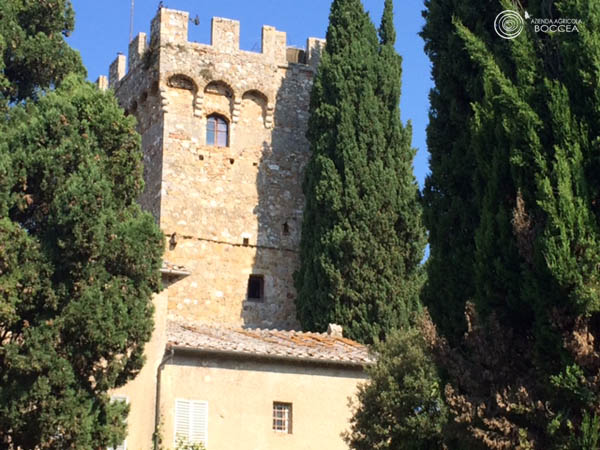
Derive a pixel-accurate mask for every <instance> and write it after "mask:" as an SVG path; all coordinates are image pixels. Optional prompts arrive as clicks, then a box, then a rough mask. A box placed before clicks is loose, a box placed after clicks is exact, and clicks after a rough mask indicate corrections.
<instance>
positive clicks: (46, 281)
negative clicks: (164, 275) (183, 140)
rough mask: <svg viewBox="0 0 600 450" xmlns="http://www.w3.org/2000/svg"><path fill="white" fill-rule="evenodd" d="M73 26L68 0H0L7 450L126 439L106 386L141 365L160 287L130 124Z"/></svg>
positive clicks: (156, 245) (1, 431) (2, 418)
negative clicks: (86, 76) (94, 74)
mask: <svg viewBox="0 0 600 450" xmlns="http://www.w3.org/2000/svg"><path fill="white" fill-rule="evenodd" d="M72 25H73V13H72V10H71V7H70V4H69V3H68V2H65V1H39V0H36V1H33V0H32V1H24V0H11V1H4V2H2V4H1V5H0V53H1V54H2V58H1V59H0V65H1V66H0V97H2V99H1V100H2V104H3V106H2V108H3V111H4V112H3V114H2V116H1V119H0V446H1V447H3V448H53V449H64V448H100V447H106V446H107V445H115V444H116V443H118V442H120V441H122V439H123V437H124V435H125V423H124V420H123V419H124V418H125V415H126V412H127V406H126V405H125V404H123V403H119V402H117V403H113V404H111V403H110V399H109V398H108V396H107V391H108V390H109V389H112V388H114V387H117V386H121V385H123V384H124V383H126V382H127V381H128V380H130V379H131V378H133V377H134V376H135V375H136V373H137V372H138V371H139V370H140V368H141V366H142V363H143V347H144V344H145V343H146V342H147V341H148V340H149V338H150V335H151V332H152V311H153V308H152V304H151V301H150V300H151V296H152V293H153V292H156V291H157V290H158V288H159V284H160V274H159V267H160V260H161V256H162V251H163V236H162V234H161V232H160V230H159V229H158V228H157V226H156V225H155V223H154V221H153V219H152V218H151V217H150V216H149V215H148V214H145V213H142V211H141V210H140V208H139V206H138V205H137V204H136V198H137V197H138V195H140V193H141V190H142V187H143V181H142V160H141V152H140V139H139V136H138V135H137V134H136V132H135V127H134V125H135V124H134V121H133V119H131V118H125V117H124V115H123V111H122V110H121V109H120V108H119V107H118V105H117V103H116V101H115V99H114V98H113V97H112V94H109V93H102V92H100V91H98V89H97V88H96V87H94V86H92V85H91V84H89V83H85V82H84V81H83V80H82V79H81V73H82V68H81V62H80V61H79V57H78V55H77V53H76V52H74V51H73V50H71V49H70V48H69V47H68V46H66V44H65V42H64V39H63V33H67V32H68V31H69V30H70V29H71V28H72ZM71 71H74V72H76V73H78V74H79V75H67V73H68V72H71Z"/></svg>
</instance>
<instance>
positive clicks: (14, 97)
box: [0, 0, 85, 102]
mask: <svg viewBox="0 0 600 450" xmlns="http://www.w3.org/2000/svg"><path fill="white" fill-rule="evenodd" d="M74 17H75V16H74V13H73V9H72V7H71V2H70V1H68V0H3V1H2V2H1V3H0V100H1V101H11V102H14V101H21V100H24V99H26V98H30V97H32V96H34V95H35V94H36V93H37V92H39V90H40V89H42V90H43V89H46V88H48V87H50V86H52V85H56V84H57V83H60V81H62V80H63V79H64V77H65V76H66V75H68V74H69V73H73V72H76V73H79V74H82V75H83V74H85V69H84V68H83V65H82V64H81V60H80V58H79V54H78V52H77V51H75V50H73V49H72V48H71V47H69V46H68V44H67V43H66V42H65V40H64V37H65V36H68V35H69V33H70V32H71V31H72V30H73V26H74V22H75V20H74Z"/></svg>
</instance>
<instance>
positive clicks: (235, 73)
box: [109, 8, 322, 329]
mask: <svg viewBox="0 0 600 450" xmlns="http://www.w3.org/2000/svg"><path fill="white" fill-rule="evenodd" d="M188 22H189V17H188V14H187V13H184V12H181V11H174V10H169V9H166V8H162V9H160V10H159V13H158V15H157V17H156V18H155V19H154V21H153V23H152V30H151V36H150V44H149V45H146V36H145V35H143V34H141V35H140V36H138V37H137V38H136V39H135V40H134V41H133V42H132V43H131V45H130V47H129V51H130V54H129V71H128V73H127V74H125V72H124V68H125V67H126V64H125V59H124V56H123V55H120V56H119V57H118V58H117V60H116V61H115V63H113V66H112V67H111V71H110V77H109V78H110V79H109V85H110V86H111V87H113V88H115V92H116V95H117V97H118V98H119V99H120V102H121V104H122V105H123V107H124V108H125V109H126V110H127V111H128V112H129V113H131V114H134V115H135V116H136V117H137V119H138V123H139V131H140V133H141V134H142V143H143V148H144V163H145V181H146V188H145V191H144V194H143V196H142V198H141V199H140V201H141V204H142V206H143V207H144V208H145V209H147V210H148V211H150V212H151V213H152V214H153V215H154V216H155V218H156V220H157V221H158V222H159V223H160V226H161V229H162V230H163V232H164V233H165V234H166V236H167V243H166V245H167V251H166V253H165V259H166V260H167V261H170V262H172V263H175V264H178V265H183V266H185V267H186V269H187V270H189V271H190V272H191V276H189V277H187V278H186V279H185V280H183V281H181V282H180V283H177V288H176V289H175V288H173V289H174V290H173V292H169V296H168V297H169V305H168V308H169V311H170V313H175V314H178V315H181V316H184V317H189V318H191V319H195V320H204V321H214V322H220V323H229V324H238V325H244V326H250V327H269V328H285V329H290V328H295V327H297V322H296V318H295V308H294V300H295V297H296V293H295V290H294V287H293V280H292V274H293V272H294V270H295V269H296V268H297V265H298V244H299V239H300V228H301V219H302V208H303V205H304V199H303V196H302V190H301V185H302V178H303V169H304V166H305V164H306V162H307V160H308V157H309V148H308V142H307V141H306V138H305V132H306V126H307V119H308V103H309V96H310V89H311V86H312V79H313V76H314V72H315V68H316V65H317V63H318V58H319V52H320V49H321V47H322V41H321V40H318V39H314V38H311V39H309V40H308V46H307V49H306V53H305V55H306V63H307V64H300V63H291V62H288V61H287V56H286V55H287V48H286V35H285V33H284V32H281V31H278V30H276V29H275V28H273V27H269V26H265V27H263V30H262V52H261V53H255V52H248V51H242V50H240V49H239V22H237V21H233V20H228V19H222V18H214V19H213V21H212V34H211V35H212V38H211V39H212V42H211V45H205V44H199V43H193V42H188V40H187V26H188ZM213 114H217V115H218V117H219V118H221V119H224V120H225V121H226V123H227V125H228V132H229V141H228V146H226V147H219V146H214V145H207V134H206V131H207V118H208V117H209V116H211V115H213ZM251 274H255V275H261V276H262V277H263V279H264V291H263V292H264V296H263V298H262V299H260V300H258V301H256V300H248V298H247V287H248V278H249V276H250V275H251Z"/></svg>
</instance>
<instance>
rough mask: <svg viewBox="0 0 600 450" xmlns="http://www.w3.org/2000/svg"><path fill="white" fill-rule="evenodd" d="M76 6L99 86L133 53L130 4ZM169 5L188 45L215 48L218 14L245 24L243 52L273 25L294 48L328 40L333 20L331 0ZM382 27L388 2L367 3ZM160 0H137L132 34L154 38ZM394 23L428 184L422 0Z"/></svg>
mask: <svg viewBox="0 0 600 450" xmlns="http://www.w3.org/2000/svg"><path fill="white" fill-rule="evenodd" d="M72 3H73V7H74V9H75V15H76V23H75V31H74V33H73V34H72V35H71V37H70V38H69V43H70V44H71V45H72V46H73V47H74V48H76V49H77V50H79V51H80V52H81V56H82V58H83V62H84V64H85V66H86V68H87V70H88V78H89V79H90V80H91V81H95V80H96V79H97V78H98V76H99V75H107V74H108V66H109V65H110V63H111V62H112V61H113V60H114V59H115V57H116V55H117V53H118V52H122V53H125V54H127V46H128V42H129V34H130V10H131V0H103V1H102V2H90V1H89V0H72ZM162 3H163V4H164V6H165V7H168V8H172V9H179V10H183V11H188V12H189V13H190V18H191V19H194V18H195V17H196V16H197V17H198V19H199V24H198V25H195V24H194V23H190V27H189V40H190V41H195V42H201V43H206V44H208V43H210V21H211V18H212V17H226V18H229V19H235V20H239V21H240V34H241V37H240V48H241V49H242V50H250V51H257V52H259V51H260V45H261V44H260V43H261V27H262V26H263V25H272V26H274V27H276V28H277V29H278V30H281V31H285V32H286V33H287V44H288V46H294V47H300V48H304V47H305V46H306V38H308V37H319V38H324V37H325V33H326V31H327V24H328V19H329V8H330V5H331V2H330V1H329V0H301V1H298V0H220V1H213V2H206V1H199V0H165V1H163V2H162ZM363 4H364V6H365V9H366V10H367V11H368V12H369V14H370V16H371V19H372V20H373V21H374V23H375V25H376V26H379V22H380V20H381V13H382V11H383V0H363ZM158 5H159V1H158V0H135V8H134V16H133V33H134V36H135V35H137V33H139V32H146V33H149V31H150V21H151V20H152V18H153V17H154V16H155V15H156V11H157V9H158ZM394 8H395V11H394V12H395V17H394V22H395V25H396V31H397V33H398V34H397V42H396V50H397V51H398V53H399V54H400V55H402V58H403V64H402V69H403V72H402V97H401V101H400V107H401V113H402V120H403V121H404V122H406V121H407V120H410V121H411V122H412V125H413V146H414V147H415V148H417V150H418V151H417V156H416V158H415V162H414V168H415V176H416V178H417V180H418V182H419V185H420V186H421V187H423V181H424V179H425V175H426V174H427V172H428V163H427V160H428V153H427V146H426V142H425V128H426V126H427V122H428V110H429V97H428V95H429V90H430V89H431V87H432V86H433V84H432V81H431V76H430V72H431V65H430V62H429V59H428V58H427V56H426V55H425V53H424V51H423V45H424V44H423V40H422V39H421V38H420V37H419V35H418V33H419V31H420V30H421V28H422V27H423V23H424V20H423V17H422V15H421V11H422V10H423V8H424V7H423V1H422V0H396V1H395V2H394Z"/></svg>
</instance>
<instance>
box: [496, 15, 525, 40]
mask: <svg viewBox="0 0 600 450" xmlns="http://www.w3.org/2000/svg"><path fill="white" fill-rule="evenodd" d="M524 26H525V22H524V21H523V18H522V17H521V15H520V14H519V13H518V12H516V11H511V10H510V9H507V10H506V11H502V12H501V13H500V14H498V15H497V16H496V19H495V20H494V29H495V30H496V33H498V36H500V37H501V38H502V39H514V38H516V37H517V36H518V35H519V34H521V31H523V27H524Z"/></svg>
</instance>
